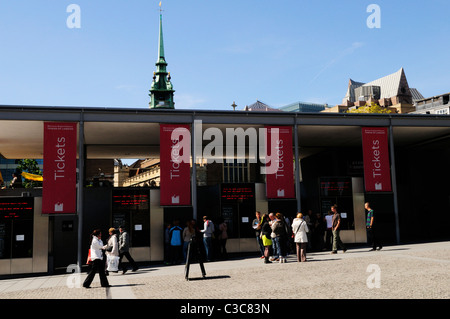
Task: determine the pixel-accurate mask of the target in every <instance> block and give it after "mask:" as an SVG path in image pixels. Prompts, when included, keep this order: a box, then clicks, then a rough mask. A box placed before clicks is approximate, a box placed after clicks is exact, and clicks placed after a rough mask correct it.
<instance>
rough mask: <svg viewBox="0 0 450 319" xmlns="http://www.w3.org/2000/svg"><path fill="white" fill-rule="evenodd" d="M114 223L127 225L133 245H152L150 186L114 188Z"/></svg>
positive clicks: (114, 225) (115, 224) (116, 225)
mask: <svg viewBox="0 0 450 319" xmlns="http://www.w3.org/2000/svg"><path fill="white" fill-rule="evenodd" d="M112 224H113V227H114V228H116V229H117V228H119V226H125V229H126V230H127V232H128V234H130V239H131V246H132V247H148V246H150V190H149V189H148V188H134V187H131V188H114V189H113V192H112Z"/></svg>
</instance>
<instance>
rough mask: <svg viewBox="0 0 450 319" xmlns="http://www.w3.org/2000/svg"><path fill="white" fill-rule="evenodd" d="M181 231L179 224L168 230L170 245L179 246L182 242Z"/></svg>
mask: <svg viewBox="0 0 450 319" xmlns="http://www.w3.org/2000/svg"><path fill="white" fill-rule="evenodd" d="M182 231H183V230H182V229H181V227H179V226H174V227H172V228H171V229H170V230H169V238H170V239H169V242H170V245H171V246H181V244H182V242H183V239H182Z"/></svg>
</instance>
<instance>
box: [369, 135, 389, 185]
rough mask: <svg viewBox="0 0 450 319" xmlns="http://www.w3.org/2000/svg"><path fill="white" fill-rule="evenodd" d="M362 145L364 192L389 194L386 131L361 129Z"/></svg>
mask: <svg viewBox="0 0 450 319" xmlns="http://www.w3.org/2000/svg"><path fill="white" fill-rule="evenodd" d="M362 144H363V145H362V146H363V158H364V184H365V189H366V192H391V191H392V187H391V170H390V163H389V144H388V129H387V128H386V127H363V128H362Z"/></svg>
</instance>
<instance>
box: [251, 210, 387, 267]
mask: <svg viewBox="0 0 450 319" xmlns="http://www.w3.org/2000/svg"><path fill="white" fill-rule="evenodd" d="M364 207H365V210H366V212H367V214H366V216H367V218H366V219H367V221H366V228H367V242H368V243H369V245H371V246H372V249H371V251H373V250H380V249H382V244H381V242H380V240H379V237H378V236H375V229H376V227H375V225H376V224H375V218H374V211H373V209H372V208H370V204H369V203H365V205H364ZM252 227H253V229H254V230H255V235H256V241H257V244H258V248H259V251H260V253H261V257H260V258H261V259H264V263H272V262H280V263H285V262H286V255H288V254H289V253H295V255H296V260H297V261H298V262H306V261H307V258H306V253H307V251H324V250H329V251H331V254H337V251H338V249H341V250H342V252H343V253H345V252H346V251H347V247H346V245H345V244H344V243H343V242H342V240H341V238H340V230H341V216H340V214H339V213H338V210H337V205H333V206H331V210H330V211H329V213H328V215H326V216H324V217H322V215H321V214H320V213H317V214H316V215H315V216H314V215H313V213H312V211H311V210H308V211H307V214H306V215H303V214H302V213H297V215H296V217H295V218H294V219H293V220H292V223H290V219H289V218H286V217H284V216H283V215H282V214H281V213H276V214H273V213H270V214H267V213H266V214H263V215H262V214H261V212H259V211H257V212H256V213H255V219H254V220H253V223H252Z"/></svg>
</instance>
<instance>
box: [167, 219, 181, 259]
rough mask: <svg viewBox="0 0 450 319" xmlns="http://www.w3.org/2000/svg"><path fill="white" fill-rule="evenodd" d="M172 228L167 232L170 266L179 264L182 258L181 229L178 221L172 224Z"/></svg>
mask: <svg viewBox="0 0 450 319" xmlns="http://www.w3.org/2000/svg"><path fill="white" fill-rule="evenodd" d="M173 225H174V226H173V227H172V228H171V229H170V230H169V243H170V261H171V263H172V265H176V264H179V263H180V261H181V256H182V247H183V229H182V228H181V227H180V226H179V225H180V222H179V221H178V220H176V221H174V222H173Z"/></svg>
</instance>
